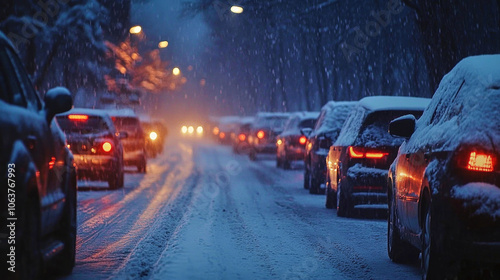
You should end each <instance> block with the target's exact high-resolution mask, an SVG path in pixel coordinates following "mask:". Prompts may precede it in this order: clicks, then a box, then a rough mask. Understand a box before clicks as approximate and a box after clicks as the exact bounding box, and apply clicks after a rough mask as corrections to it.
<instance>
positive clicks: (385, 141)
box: [325, 96, 430, 217]
mask: <svg viewBox="0 0 500 280" xmlns="http://www.w3.org/2000/svg"><path fill="white" fill-rule="evenodd" d="M429 102H430V99H428V98H417V97H399V96H371V97H365V98H363V99H361V100H360V101H359V102H358V105H357V106H356V107H355V108H354V109H353V110H352V111H351V112H350V114H349V117H348V118H347V120H346V121H345V123H344V125H343V127H342V130H341V131H340V134H339V137H338V138H337V140H336V141H335V143H334V144H333V145H332V146H331V147H330V150H329V152H328V156H327V159H326V160H327V163H328V164H327V178H326V182H327V183H326V184H327V187H326V189H327V191H326V204H325V205H326V207H327V208H333V207H335V206H337V215H338V216H341V217H345V216H349V215H350V214H351V213H352V210H353V209H354V207H355V206H361V205H363V206H362V207H365V206H366V205H371V207H374V206H373V204H378V205H379V206H382V207H384V206H385V207H386V206H387V173H388V170H389V166H390V164H391V163H392V161H393V160H394V158H395V157H396V155H397V152H398V148H399V145H401V143H402V142H403V140H402V139H400V138H394V137H392V136H391V135H389V133H388V128H389V122H390V121H391V120H393V119H394V118H397V117H400V116H403V115H407V114H413V115H414V116H416V117H419V116H420V115H421V114H422V112H423V110H424V109H425V107H427V105H428V104H429Z"/></svg>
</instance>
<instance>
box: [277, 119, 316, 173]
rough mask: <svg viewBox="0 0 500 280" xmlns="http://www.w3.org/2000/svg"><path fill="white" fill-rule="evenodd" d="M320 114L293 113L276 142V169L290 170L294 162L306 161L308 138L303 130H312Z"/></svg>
mask: <svg viewBox="0 0 500 280" xmlns="http://www.w3.org/2000/svg"><path fill="white" fill-rule="evenodd" d="M318 116H319V112H297V113H293V114H292V115H291V116H290V118H289V119H288V121H287V123H286V124H285V129H284V130H283V132H282V133H281V134H280V135H279V136H278V139H277V140H276V167H283V168H284V169H290V163H291V162H292V161H294V160H304V153H305V146H306V142H307V137H306V136H305V135H303V133H302V132H301V130H302V129H312V128H313V127H314V124H315V123H316V120H317V119H318Z"/></svg>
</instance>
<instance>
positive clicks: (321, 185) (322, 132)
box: [302, 101, 356, 194]
mask: <svg viewBox="0 0 500 280" xmlns="http://www.w3.org/2000/svg"><path fill="white" fill-rule="evenodd" d="M354 105H356V102H350V101H347V102H334V101H330V102H328V103H326V104H325V106H323V108H321V113H320V115H319V117H318V120H317V121H316V124H315V125H314V129H312V130H311V129H302V132H303V133H304V135H305V136H306V137H307V138H308V139H307V143H306V145H305V147H306V149H305V156H304V166H305V168H304V189H309V193H311V194H321V193H324V192H325V182H326V156H327V155H328V149H330V146H331V145H332V143H333V142H335V140H336V139H337V136H339V133H340V129H341V128H342V125H343V124H344V121H345V119H346V118H347V116H348V115H349V112H350V111H351V109H352V108H353V107H354Z"/></svg>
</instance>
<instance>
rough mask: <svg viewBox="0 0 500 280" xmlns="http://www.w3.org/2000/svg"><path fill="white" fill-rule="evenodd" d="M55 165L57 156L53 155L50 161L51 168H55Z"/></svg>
mask: <svg viewBox="0 0 500 280" xmlns="http://www.w3.org/2000/svg"><path fill="white" fill-rule="evenodd" d="M54 165H56V158H55V157H51V158H50V161H49V169H52V168H54Z"/></svg>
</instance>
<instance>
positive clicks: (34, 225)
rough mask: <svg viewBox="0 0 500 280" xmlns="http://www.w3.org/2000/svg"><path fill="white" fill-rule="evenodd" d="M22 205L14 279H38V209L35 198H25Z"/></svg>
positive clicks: (39, 263) (39, 266) (39, 265)
mask: <svg viewBox="0 0 500 280" xmlns="http://www.w3.org/2000/svg"><path fill="white" fill-rule="evenodd" d="M26 202H27V203H26V205H24V207H23V208H24V210H25V211H24V213H23V214H22V215H23V217H24V218H23V219H22V220H21V221H23V220H24V221H25V223H24V224H21V225H20V228H19V231H18V234H17V236H18V237H19V239H18V238H16V239H17V240H22V241H21V242H20V244H19V245H18V247H17V248H16V249H17V250H18V251H17V252H19V253H18V254H19V255H18V256H17V259H18V260H19V261H18V262H17V263H16V272H15V276H14V279H22V280H24V279H39V278H40V276H41V271H42V256H41V253H40V209H39V207H38V205H39V204H38V198H37V197H27V200H26Z"/></svg>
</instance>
